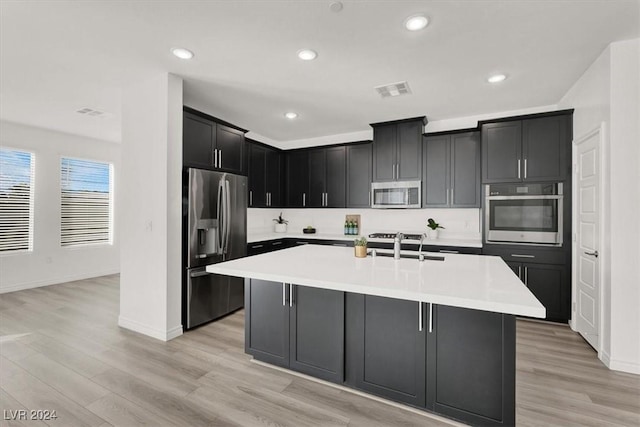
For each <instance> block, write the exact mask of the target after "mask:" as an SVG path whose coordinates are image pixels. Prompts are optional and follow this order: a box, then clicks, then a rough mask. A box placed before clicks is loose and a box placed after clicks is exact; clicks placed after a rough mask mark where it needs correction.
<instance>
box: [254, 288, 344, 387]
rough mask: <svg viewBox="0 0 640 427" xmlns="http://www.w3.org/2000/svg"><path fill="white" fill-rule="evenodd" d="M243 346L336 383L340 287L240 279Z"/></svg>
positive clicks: (340, 360) (340, 352) (340, 365)
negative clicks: (242, 304) (314, 286)
mask: <svg viewBox="0 0 640 427" xmlns="http://www.w3.org/2000/svg"><path fill="white" fill-rule="evenodd" d="M292 291H293V292H292ZM245 351H246V352H247V353H249V354H251V355H253V356H254V357H255V358H256V359H258V360H261V361H264V362H268V363H272V364H274V365H278V366H283V367H287V368H290V369H293V370H296V371H299V372H303V373H306V374H310V375H313V376H315V377H318V378H322V379H324V380H328V381H333V382H336V383H342V381H343V377H344V293H343V292H339V291H332V290H327V289H319V288H309V287H303V286H295V285H294V286H291V285H289V284H283V283H276V282H267V281H263V280H256V279H246V280H245Z"/></svg>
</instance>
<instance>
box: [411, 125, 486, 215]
mask: <svg viewBox="0 0 640 427" xmlns="http://www.w3.org/2000/svg"><path fill="white" fill-rule="evenodd" d="M422 156H423V163H422V173H423V177H422V205H423V207H442V208H479V207H480V204H481V200H480V197H481V196H480V194H481V192H480V187H481V186H480V133H479V132H455V133H447V134H438V135H427V136H425V137H424V142H423V154H422Z"/></svg>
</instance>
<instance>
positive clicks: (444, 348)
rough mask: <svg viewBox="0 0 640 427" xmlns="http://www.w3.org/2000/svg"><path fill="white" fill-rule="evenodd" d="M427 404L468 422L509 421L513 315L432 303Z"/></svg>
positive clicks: (511, 412)
mask: <svg viewBox="0 0 640 427" xmlns="http://www.w3.org/2000/svg"><path fill="white" fill-rule="evenodd" d="M432 310H433V327H432V332H430V333H428V334H427V408H429V409H431V410H433V411H435V412H438V413H441V414H444V415H448V416H450V417H453V418H457V419H459V420H462V421H465V422H467V423H469V424H472V425H515V346H516V344H515V317H514V316H511V315H503V314H500V313H492V312H487V311H479V310H470V309H466V308H458V307H449V306H444V305H434V306H433V308H432Z"/></svg>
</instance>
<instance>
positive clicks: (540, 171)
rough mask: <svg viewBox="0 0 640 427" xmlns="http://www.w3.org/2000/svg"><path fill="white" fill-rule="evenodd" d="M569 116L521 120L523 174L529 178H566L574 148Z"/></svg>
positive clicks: (546, 179) (558, 179) (557, 179)
mask: <svg viewBox="0 0 640 427" xmlns="http://www.w3.org/2000/svg"><path fill="white" fill-rule="evenodd" d="M568 127H569V125H568V123H567V116H555V117H543V118H540V119H531V120H524V121H523V122H522V151H523V153H522V158H523V162H524V164H523V172H522V173H523V175H522V177H523V178H524V179H525V180H526V181H564V179H565V178H566V175H567V168H569V167H570V166H569V165H568V164H567V152H568V151H569V150H570V147H571V138H570V137H569V133H568Z"/></svg>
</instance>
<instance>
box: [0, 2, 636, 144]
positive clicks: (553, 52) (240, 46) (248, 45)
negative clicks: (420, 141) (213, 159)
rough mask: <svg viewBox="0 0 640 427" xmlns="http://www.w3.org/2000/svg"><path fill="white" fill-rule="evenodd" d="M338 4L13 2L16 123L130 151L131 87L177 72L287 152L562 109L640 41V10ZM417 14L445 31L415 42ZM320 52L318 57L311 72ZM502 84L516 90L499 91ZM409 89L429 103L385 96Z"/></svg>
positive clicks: (6, 84)
mask: <svg viewBox="0 0 640 427" xmlns="http://www.w3.org/2000/svg"><path fill="white" fill-rule="evenodd" d="M330 3H331V1H310V0H307V1H300V0H297V1H283V0H280V1H275V0H272V1H270V0H262V1H168V0H165V1H7V0H2V1H1V2H0V12H1V22H0V43H1V45H0V49H1V50H0V55H1V56H0V118H2V119H4V120H9V121H15V122H21V123H26V124H30V125H34V126H40V127H45V128H51V129H56V130H61V131H65V132H70V133H76V134H80V135H86V136H90V137H94V138H99V139H106V140H111V141H120V111H121V108H120V99H121V91H122V90H123V88H126V86H127V85H129V84H134V83H135V82H136V81H139V80H140V79H144V78H145V76H147V75H149V74H150V73H157V72H171V73H175V74H177V75H180V76H182V77H183V78H184V81H185V84H184V94H185V104H187V105H192V106H195V107H199V108H202V109H205V110H206V111H207V112H209V113H210V114H213V115H215V116H217V117H220V118H222V119H224V120H227V121H229V122H232V123H235V124H237V125H238V126H241V127H244V128H246V129H250V130H252V131H253V132H255V133H257V134H260V135H263V136H265V137H267V138H270V139H272V140H274V141H279V142H284V141H290V140H298V139H305V138H314V137H319V136H325V135H334V134H340V133H348V132H357V131H362V130H367V129H368V124H369V123H373V122H379V121H386V120H393V119H399V118H406V117H414V116H420V115H426V116H427V118H428V119H429V120H430V121H435V120H443V119H448V118H454V117H464V116H470V115H476V114H484V113H491V112H499V111H508V110H516V109H523V108H528V107H535V106H541V105H552V104H555V103H557V102H558V101H559V99H560V98H561V97H562V96H563V95H564V94H565V93H566V92H567V90H568V89H569V88H570V87H571V85H572V84H573V83H574V82H575V81H576V80H577V79H578V78H579V77H580V75H581V74H582V73H583V72H584V71H585V70H586V68H587V67H588V66H589V65H590V64H591V63H592V62H593V61H594V60H595V59H596V58H597V57H598V55H599V54H600V53H601V52H602V51H603V50H604V49H605V47H606V46H607V45H608V44H609V43H611V42H613V41H617V40H624V39H630V38H636V37H639V36H640V24H639V18H640V16H639V15H640V12H639V10H640V0H601V1H600V0H568V1H563V0H556V1H551V0H548V1H546V0H537V1H533V0H531V1H519V0H511V1H507V0H502V1H484V0H476V1H473V0H466V1H373V0H371V1H343V4H344V8H343V10H342V11H341V12H339V13H334V12H332V11H330V9H329V5H330ZM417 12H424V13H426V14H427V15H428V16H429V17H430V19H431V23H430V25H429V26H428V27H427V28H426V29H425V30H422V31H419V32H409V31H407V30H405V29H404V27H403V21H404V20H405V18H406V17H408V16H409V15H412V14H415V13H417ZM175 46H181V47H186V48H188V49H191V50H192V51H194V52H195V54H196V56H195V58H194V59H192V60H191V61H181V60H178V59H176V58H175V57H173V56H172V55H171V53H170V51H169V49H170V48H171V47H175ZM304 47H308V48H312V49H315V50H316V51H317V52H318V58H317V59H316V60H315V61H311V62H304V61H300V60H299V59H297V57H296V52H297V51H298V50H299V49H301V48H304ZM498 71H499V72H504V73H506V74H507V75H508V76H509V78H508V79H507V80H506V81H505V82H503V83H501V84H499V85H490V84H488V83H487V82H486V80H485V79H486V77H487V76H488V75H490V74H491V73H493V72H498ZM401 80H407V81H408V82H409V85H410V87H411V89H412V91H413V94H411V95H408V96H402V97H398V98H387V99H381V98H380V97H379V95H377V94H376V92H375V91H374V89H373V87H374V86H378V85H381V84H386V83H392V82H397V81H401ZM125 90H126V89H125ZM82 107H89V108H93V109H97V110H101V111H105V112H108V113H110V114H109V116H108V117H105V118H91V117H85V116H82V115H79V114H77V113H75V111H76V110H78V109H80V108H82ZM290 110H292V111H296V112H297V113H298V114H299V118H298V119H296V120H295V121H290V120H287V119H285V118H284V117H283V114H284V112H286V111H290Z"/></svg>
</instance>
